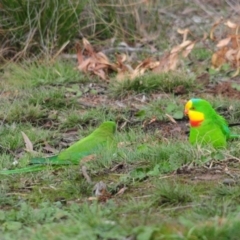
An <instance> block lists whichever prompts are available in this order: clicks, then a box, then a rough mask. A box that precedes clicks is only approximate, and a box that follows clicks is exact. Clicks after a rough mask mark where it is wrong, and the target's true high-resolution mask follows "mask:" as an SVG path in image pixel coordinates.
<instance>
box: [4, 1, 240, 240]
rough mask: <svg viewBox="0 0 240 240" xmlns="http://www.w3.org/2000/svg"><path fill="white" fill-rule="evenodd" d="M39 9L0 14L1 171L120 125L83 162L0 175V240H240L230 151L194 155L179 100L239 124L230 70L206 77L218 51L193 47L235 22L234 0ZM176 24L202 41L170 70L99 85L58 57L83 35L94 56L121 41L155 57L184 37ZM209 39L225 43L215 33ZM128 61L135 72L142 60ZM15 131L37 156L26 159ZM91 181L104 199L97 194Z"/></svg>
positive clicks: (235, 163)
mask: <svg viewBox="0 0 240 240" xmlns="http://www.w3.org/2000/svg"><path fill="white" fill-rule="evenodd" d="M37 2H38V4H36V5H31V6H30V7H29V5H28V3H30V1H24V2H23V3H24V4H22V5H21V7H19V2H18V1H11V2H10V1H7V0H5V1H3V2H2V4H0V12H1V13H2V14H3V16H4V18H3V19H1V20H0V22H1V23H0V26H1V27H0V28H1V29H0V33H1V34H2V36H4V37H3V38H2V39H1V43H2V44H1V51H0V52H1V53H2V55H1V57H0V61H1V66H0V137H1V138H0V170H3V169H14V168H20V167H23V166H26V165H27V164H28V160H29V159H30V158H31V157H32V156H35V155H42V156H49V155H53V154H56V153H58V152H59V151H61V150H62V149H65V148H67V147H68V146H70V145H71V144H72V143H74V142H76V141H78V140H79V139H81V138H83V137H85V136H87V135H88V134H89V133H91V132H92V131H93V129H95V128H96V127H97V126H98V125H99V124H100V123H101V122H103V121H105V120H112V121H115V122H116V123H117V125H118V127H117V132H116V135H115V139H116V141H117V142H118V148H117V149H109V151H102V152H99V154H98V155H97V156H95V157H92V158H90V159H84V162H83V163H81V164H80V165H79V166H78V165H76V166H65V167H62V168H58V169H54V168H52V167H50V166H48V167H47V169H46V170H44V171H41V172H36V173H26V174H18V175H9V176H5V175H1V180H0V223H1V224H0V235H1V239H4V240H8V239H9V240H10V239H36V240H40V239H41V240H42V239H56V240H60V239H89V240H92V239H107V240H110V239H121V240H148V239H172V240H173V239H174V240H175V239H176V240H180V239H181V240H183V239H184V240H213V239H217V240H226V239H230V240H234V239H236V240H237V239H239V235H240V229H239V224H240V215H239V214H240V187H239V176H240V168H239V161H240V153H239V147H240V143H239V141H233V142H229V143H228V146H227V148H226V149H222V150H215V149H212V148H210V147H205V148H201V147H196V146H195V147H193V146H191V145H190V144H189V142H188V136H187V132H188V126H187V119H186V118H185V117H184V116H183V107H184V104H185V103H186V101H187V100H188V99H189V98H191V97H202V98H205V99H208V100H209V101H210V102H211V103H212V105H213V106H214V108H215V109H217V111H218V112H219V113H220V114H221V115H223V116H224V117H225V118H226V119H227V120H228V122H229V123H236V122H239V117H240V112H239V110H238V109H239V108H240V103H239V101H238V99H239V77H231V76H232V75H231V74H232V72H234V71H235V70H236V69H235V70H232V71H231V70H230V69H229V66H225V68H226V69H224V68H222V69H221V70H220V71H215V70H212V69H210V65H211V56H212V53H213V52H214V51H215V46H216V42H215V43H213V42H212V41H210V40H209V39H206V41H200V39H202V36H203V35H204V33H206V32H207V33H208V34H209V32H210V29H211V26H212V25H213V23H214V22H216V20H217V18H220V17H222V16H224V17H227V18H231V19H232V21H233V22H237V20H236V19H238V16H239V14H238V13H239V12H238V8H237V7H236V6H235V5H234V1H231V2H230V1H221V0H220V1H208V0H201V1H184V2H181V3H175V2H174V1H171V0H168V1H143V2H141V1H140V2H139V1H136V2H133V1H129V0H121V1H117V3H115V2H114V1H111V4H109V3H108V4H106V2H105V1H91V3H88V1H81V3H80V2H75V1H69V0H67V1H64V4H59V3H60V2H61V1H58V0H55V1H54V3H53V4H52V3H51V4H49V5H48V4H45V1H42V0H39V1H37ZM61 3H62V2H61ZM70 3H71V4H70ZM73 3H74V4H73ZM236 3H237V2H236ZM39 6H40V7H39ZM50 7H51V8H52V9H53V10H52V11H51V12H54V14H53V16H52V22H49V19H48V17H49V11H50V10H49V9H50ZM39 9H40V10H39ZM54 9H55V10H56V11H54ZM36 11H40V13H41V14H35V12H36ZM73 11H74V13H75V14H74V17H73V14H72V12H73ZM62 16H64V17H62ZM79 17H80V18H79ZM69 21H70V22H69ZM46 22H49V24H47V25H46ZM70 23H71V27H69V26H70ZM46 26H47V28H46ZM179 28H180V29H184V28H188V29H189V30H190V33H189V37H190V38H192V39H198V40H199V42H197V44H196V46H195V47H194V49H193V50H192V52H191V54H190V55H189V57H188V58H187V59H184V61H183V60H181V61H180V66H179V68H178V70H177V71H176V72H173V73H164V74H157V75H156V74H151V73H146V74H145V75H144V76H141V77H138V78H136V79H134V80H125V81H120V82H118V81H117V80H116V79H115V78H114V75H113V76H110V80H109V82H107V81H103V80H99V79H97V78H94V77H92V76H87V75H83V74H81V73H80V72H79V71H78V70H77V69H76V63H74V62H72V61H70V60H69V61H68V60H63V58H61V57H59V56H61V52H62V51H63V50H64V51H66V52H68V53H72V52H74V53H75V50H73V45H74V39H75V38H76V39H78V40H79V38H81V37H82V36H86V37H87V38H88V39H89V41H91V43H92V44H93V45H94V47H97V48H99V49H105V50H108V48H109V47H110V48H112V47H113V48H114V47H116V48H117V47H118V46H119V45H118V44H119V43H120V42H124V43H125V44H129V46H133V47H138V44H140V46H141V47H142V48H144V47H146V49H148V50H149V49H152V48H153V49H157V51H156V53H157V54H156V55H158V54H159V56H162V54H163V53H164V52H165V49H172V47H173V46H176V45H178V44H180V42H181V41H182V36H180V35H179V34H177V29H179ZM49 29H51V31H49ZM73 30H74V31H73ZM66 33H67V34H66ZM215 33H216V36H218V35H220V36H221V37H223V38H224V37H226V32H225V30H224V24H223V25H222V26H221V27H220V26H219V28H218V30H216V31H215ZM59 36H61V37H60V38H59ZM69 38H71V42H69V41H68V40H69ZM109 42H110V43H109ZM113 53H114V52H113ZM113 55H114V54H113ZM113 55H111V56H110V59H113V58H114V56H113ZM135 55H136V54H135V52H134V53H131V57H132V58H133V59H136V60H135V61H136V65H137V64H138V61H139V60H142V59H144V58H145V57H148V56H149V54H148V53H147V52H140V53H137V56H135ZM9 59H13V60H17V59H21V61H18V62H14V61H11V62H8V61H9ZM2 63H3V64H2ZM166 114H167V115H166ZM173 119H174V120H173ZM231 130H232V131H233V132H234V133H240V129H239V127H237V126H236V127H232V128H231ZM22 132H24V133H25V134H26V135H27V136H28V138H29V139H30V141H31V143H32V144H33V147H34V151H35V153H31V154H30V153H29V152H27V151H26V149H25V143H24V139H23V136H22ZM87 160H89V161H87ZM83 166H84V167H85V168H86V169H87V170H86V171H87V173H88V175H89V177H90V178H91V180H92V182H89V181H88V180H87V178H86V176H84V175H83V172H82V169H83ZM100 182H103V183H105V184H106V185H107V193H106V194H105V195H104V196H103V197H101V198H96V196H95V194H94V192H93V189H94V186H95V184H96V183H100Z"/></svg>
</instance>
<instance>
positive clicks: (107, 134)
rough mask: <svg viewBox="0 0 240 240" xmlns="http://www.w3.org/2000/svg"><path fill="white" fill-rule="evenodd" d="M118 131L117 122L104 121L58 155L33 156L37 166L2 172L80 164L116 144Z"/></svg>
mask: <svg viewBox="0 0 240 240" xmlns="http://www.w3.org/2000/svg"><path fill="white" fill-rule="evenodd" d="M115 131H116V123H115V122H112V121H106V122H103V123H102V124H101V125H100V126H99V127H98V128H97V129H96V130H95V131H93V132H92V133H91V134H90V135H88V136H87V137H85V138H83V139H81V140H80V141H78V142H76V143H74V144H73V145H72V146H70V147H69V148H67V149H65V150H63V151H61V152H60V153H59V154H58V155H56V156H51V157H47V158H33V159H31V160H30V162H29V163H30V164H32V165H33V164H37V166H34V165H33V166H27V167H25V168H20V169H14V170H4V171H0V174H11V173H25V172H34V171H39V170H42V169H44V166H40V165H46V164H50V165H69V164H79V162H80V160H81V159H82V158H83V157H85V156H88V155H91V154H95V153H97V151H98V150H99V149H102V148H108V147H110V146H111V145H113V144H114V139H113V138H114V133H115Z"/></svg>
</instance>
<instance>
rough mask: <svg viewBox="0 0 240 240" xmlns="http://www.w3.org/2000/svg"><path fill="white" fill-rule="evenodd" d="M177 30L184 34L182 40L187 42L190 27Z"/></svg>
mask: <svg viewBox="0 0 240 240" xmlns="http://www.w3.org/2000/svg"><path fill="white" fill-rule="evenodd" d="M177 32H178V33H179V34H182V35H183V40H182V42H185V41H186V40H187V35H188V33H189V29H188V28H185V29H180V28H179V29H178V30H177Z"/></svg>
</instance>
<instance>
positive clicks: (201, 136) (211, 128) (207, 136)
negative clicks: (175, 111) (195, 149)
mask: <svg viewBox="0 0 240 240" xmlns="http://www.w3.org/2000/svg"><path fill="white" fill-rule="evenodd" d="M226 139H227V136H226V134H225V133H224V132H223V131H222V128H221V126H219V125H218V124H216V123H214V122H211V121H207V120H205V121H204V122H203V123H202V124H201V126H199V127H191V129H190V136H189V141H190V143H192V144H200V145H202V144H203V145H208V144H210V145H212V146H213V147H215V148H221V147H225V146H226Z"/></svg>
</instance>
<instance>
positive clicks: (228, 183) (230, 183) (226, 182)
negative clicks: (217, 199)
mask: <svg viewBox="0 0 240 240" xmlns="http://www.w3.org/2000/svg"><path fill="white" fill-rule="evenodd" d="M222 183H223V184H225V185H234V184H235V183H236V181H235V180H233V179H231V178H225V179H223V181H222Z"/></svg>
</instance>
